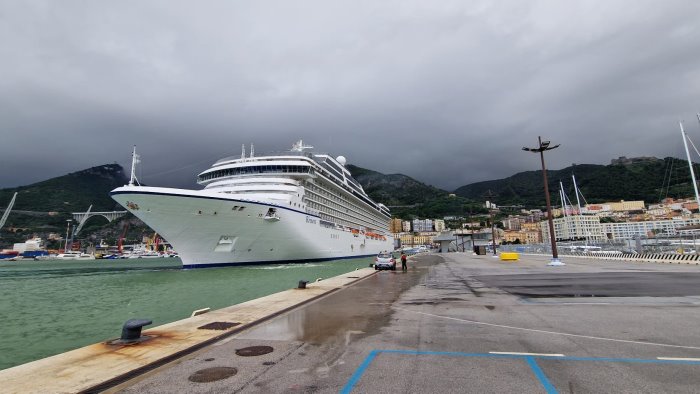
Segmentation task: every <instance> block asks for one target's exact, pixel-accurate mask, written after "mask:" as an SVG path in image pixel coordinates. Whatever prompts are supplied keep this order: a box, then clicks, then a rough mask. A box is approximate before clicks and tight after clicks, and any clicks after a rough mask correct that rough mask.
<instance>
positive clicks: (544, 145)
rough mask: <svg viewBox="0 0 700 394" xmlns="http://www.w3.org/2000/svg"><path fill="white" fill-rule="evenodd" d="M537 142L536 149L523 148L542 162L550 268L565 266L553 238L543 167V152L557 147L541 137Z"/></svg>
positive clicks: (547, 189) (550, 211) (552, 222)
mask: <svg viewBox="0 0 700 394" xmlns="http://www.w3.org/2000/svg"><path fill="white" fill-rule="evenodd" d="M537 142H538V143H539V145H538V147H537V148H527V147H525V148H523V150H524V151H528V152H539V154H540V160H541V161H542V178H543V179H544V197H545V201H547V220H548V221H549V239H550V240H551V241H552V261H550V262H549V264H547V265H550V266H559V265H566V264H564V263H562V262H561V260H559V253H558V252H557V241H556V239H555V238H554V220H553V219H552V204H551V202H550V200H549V186H547V168H546V167H545V165H544V152H545V151H547V150H552V149H555V148H557V147H559V145H554V146H549V144H550V142H549V141H542V137H537Z"/></svg>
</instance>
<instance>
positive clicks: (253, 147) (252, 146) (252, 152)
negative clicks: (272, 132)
mask: <svg viewBox="0 0 700 394" xmlns="http://www.w3.org/2000/svg"><path fill="white" fill-rule="evenodd" d="M253 157H255V145H253V143H252V142H251V143H250V158H251V159H252V158H253Z"/></svg>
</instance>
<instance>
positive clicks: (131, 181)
mask: <svg viewBox="0 0 700 394" xmlns="http://www.w3.org/2000/svg"><path fill="white" fill-rule="evenodd" d="M140 162H141V159H140V156H139V155H137V154H136V145H134V150H133V152H132V153H131V178H130V179H129V186H134V182H136V184H137V185H139V180H138V179H136V165H137V164H139V163H140ZM139 186H140V185H139Z"/></svg>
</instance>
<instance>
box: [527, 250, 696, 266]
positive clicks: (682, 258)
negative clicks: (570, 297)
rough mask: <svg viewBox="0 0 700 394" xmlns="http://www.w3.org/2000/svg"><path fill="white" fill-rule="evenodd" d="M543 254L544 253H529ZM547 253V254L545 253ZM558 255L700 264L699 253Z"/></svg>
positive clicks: (568, 253)
mask: <svg viewBox="0 0 700 394" xmlns="http://www.w3.org/2000/svg"><path fill="white" fill-rule="evenodd" d="M531 254H537V255H545V254H544V253H531ZM547 255H548V254H547ZM559 255H560V256H568V257H579V258H584V259H586V258H587V259H604V260H618V261H633V262H634V261H636V262H646V263H669V264H674V263H677V264H684V263H685V264H695V265H700V255H697V254H664V253H641V254H638V253H605V252H603V253H579V252H567V253H560V254H559Z"/></svg>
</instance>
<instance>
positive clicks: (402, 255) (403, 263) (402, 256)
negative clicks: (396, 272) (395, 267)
mask: <svg viewBox="0 0 700 394" xmlns="http://www.w3.org/2000/svg"><path fill="white" fill-rule="evenodd" d="M401 270H402V271H407V270H408V267H407V266H406V253H401Z"/></svg>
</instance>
